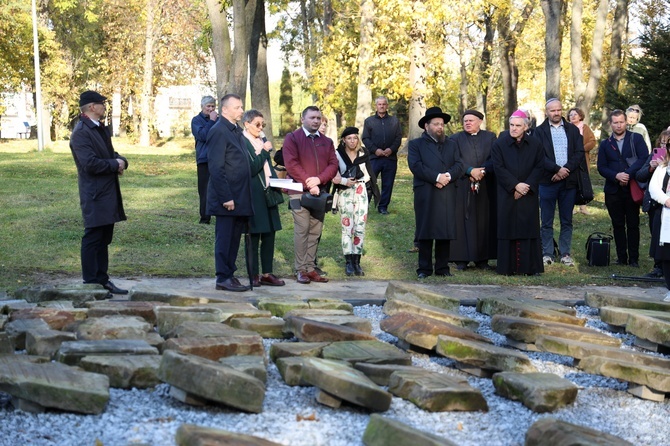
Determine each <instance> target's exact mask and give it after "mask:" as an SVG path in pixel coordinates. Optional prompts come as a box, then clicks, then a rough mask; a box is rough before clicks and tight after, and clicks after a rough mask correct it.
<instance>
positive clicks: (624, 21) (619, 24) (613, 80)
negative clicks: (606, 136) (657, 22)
mask: <svg viewBox="0 0 670 446" xmlns="http://www.w3.org/2000/svg"><path fill="white" fill-rule="evenodd" d="M627 28H628V0H616V8H615V9H614V18H613V20H612V43H611V44H610V58H609V70H608V71H607V87H606V88H607V89H606V91H605V103H604V104H603V115H602V131H603V132H604V133H609V130H610V127H609V123H608V118H609V114H610V112H611V111H612V110H613V109H615V108H616V105H615V104H616V102H617V99H618V97H619V82H620V81H621V69H622V67H623V40H624V36H625V34H626V29H627Z"/></svg>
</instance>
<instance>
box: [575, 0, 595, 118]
mask: <svg viewBox="0 0 670 446" xmlns="http://www.w3.org/2000/svg"><path fill="white" fill-rule="evenodd" d="M583 10H584V2H583V0H572V21H571V22H570V68H571V70H572V85H573V87H574V89H575V98H576V99H577V103H578V104H579V101H580V97H581V96H582V93H583V91H584V90H585V89H586V84H585V82H584V78H583V76H582V72H583V69H582V12H583ZM593 49H594V50H595V47H594V48H593ZM578 107H579V105H578ZM580 108H581V107H580Z"/></svg>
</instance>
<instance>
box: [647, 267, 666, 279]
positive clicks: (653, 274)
mask: <svg viewBox="0 0 670 446" xmlns="http://www.w3.org/2000/svg"><path fill="white" fill-rule="evenodd" d="M644 277H650V278H652V279H656V278H659V277H663V270H662V269H661V268H658V267H654V269H652V270H651V271H650V272H648V273H647V274H645V275H644Z"/></svg>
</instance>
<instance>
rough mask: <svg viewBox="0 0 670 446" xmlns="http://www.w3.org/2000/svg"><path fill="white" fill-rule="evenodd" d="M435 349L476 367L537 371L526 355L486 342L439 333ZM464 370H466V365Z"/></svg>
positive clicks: (441, 353)
mask: <svg viewBox="0 0 670 446" xmlns="http://www.w3.org/2000/svg"><path fill="white" fill-rule="evenodd" d="M435 351H436V352H437V353H438V354H440V355H442V356H446V357H447V358H450V359H453V360H455V361H458V362H460V363H463V364H466V365H467V366H470V367H475V368H478V369H486V370H491V371H505V372H520V373H532V372H537V369H536V368H535V366H534V365H533V364H532V363H531V362H530V359H529V358H528V356H526V355H524V354H523V353H521V352H517V351H514V350H510V349H508V348H504V347H498V346H495V345H492V344H489V343H486V342H477V341H470V340H466V339H459V338H454V337H451V336H444V335H440V336H438V337H437V345H436V347H435ZM459 368H460V367H459ZM465 371H468V370H467V367H466V370H465Z"/></svg>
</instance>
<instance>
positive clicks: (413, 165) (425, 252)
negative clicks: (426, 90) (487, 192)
mask: <svg viewBox="0 0 670 446" xmlns="http://www.w3.org/2000/svg"><path fill="white" fill-rule="evenodd" d="M450 119H451V116H449V115H448V114H446V113H442V110H441V109H440V108H439V107H431V108H429V109H428V110H426V115H425V116H424V117H423V118H421V119H420V120H419V127H421V128H422V129H424V133H423V134H422V135H421V137H419V138H416V139H413V140H411V141H410V142H409V146H408V155H407V162H408V164H409V169H410V170H411V171H412V174H413V175H414V182H413V189H414V215H415V221H416V238H417V240H418V244H419V268H418V269H417V270H416V272H417V274H418V277H419V279H424V278H426V277H428V276H430V275H432V274H433V271H434V272H435V275H437V276H451V273H450V271H449V242H450V240H453V239H454V238H456V221H455V219H454V213H455V212H456V200H457V197H456V180H457V179H458V178H460V177H461V176H462V175H463V173H464V172H465V169H464V167H463V163H462V162H461V160H460V158H459V156H458V147H457V146H456V143H455V142H453V141H452V140H450V139H448V138H447V137H446V135H445V134H444V126H445V124H447V123H448V122H449V120H450ZM433 242H434V244H435V265H434V266H435V268H434V270H433Z"/></svg>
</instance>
